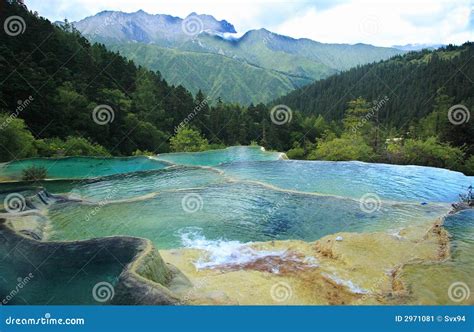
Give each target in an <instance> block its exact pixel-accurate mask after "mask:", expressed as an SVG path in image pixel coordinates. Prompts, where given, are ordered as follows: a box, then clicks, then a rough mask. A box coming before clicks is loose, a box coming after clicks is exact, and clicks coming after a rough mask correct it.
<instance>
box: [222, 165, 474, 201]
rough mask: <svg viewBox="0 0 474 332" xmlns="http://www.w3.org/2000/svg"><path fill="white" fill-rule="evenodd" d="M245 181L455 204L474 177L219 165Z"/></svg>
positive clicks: (429, 170) (408, 170)
mask: <svg viewBox="0 0 474 332" xmlns="http://www.w3.org/2000/svg"><path fill="white" fill-rule="evenodd" d="M219 169H221V170H223V171H224V172H225V173H226V174H228V175H230V176H233V177H236V178H238V179H242V180H256V181H263V182H266V183H269V184H272V185H274V186H277V187H280V188H285V189H289V190H298V191H304V192H317V193H322V194H329V195H338V196H343V197H352V198H356V199H359V198H360V197H361V196H362V195H364V194H366V193H375V194H377V195H378V196H380V197H381V198H383V199H389V200H399V201H415V202H420V203H421V202H455V201H457V199H458V195H459V193H464V192H465V191H466V188H467V187H468V186H469V184H470V183H472V182H473V177H466V176H465V175H464V174H462V173H459V172H453V171H449V170H445V169H441V168H433V167H420V166H399V165H387V164H369V163H363V162H354V161H351V162H342V161H341V162H333V161H297V160H281V161H273V162H265V163H261V162H252V163H233V164H227V165H222V166H219Z"/></svg>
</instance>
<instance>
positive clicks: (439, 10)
mask: <svg viewBox="0 0 474 332" xmlns="http://www.w3.org/2000/svg"><path fill="white" fill-rule="evenodd" d="M470 12H471V7H470V1H469V0H458V1H456V0H454V1H453V0H451V1H437V2H436V1H435V2H434V1H416V2H415V1H393V0H392V1H390V0H389V1H363V0H352V1H349V2H346V3H344V4H340V5H337V6H335V7H333V8H330V9H327V10H322V11H318V10H317V8H316V9H314V8H312V9H310V10H308V11H305V12H301V13H300V14H299V15H295V16H294V17H292V18H289V19H288V20H286V21H284V22H283V23H281V24H280V25H277V26H274V27H273V30H274V31H275V32H278V33H281V34H288V35H290V36H294V37H306V38H311V39H314V40H317V41H320V42H326V43H330V42H333V43H359V42H363V43H369V44H374V45H380V46H391V45H396V44H397V45H402V44H408V43H443V44H447V43H457V44H459V43H463V42H465V41H467V40H472V37H473V32H472V30H469V15H470Z"/></svg>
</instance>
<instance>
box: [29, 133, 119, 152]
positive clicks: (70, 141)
mask: <svg viewBox="0 0 474 332" xmlns="http://www.w3.org/2000/svg"><path fill="white" fill-rule="evenodd" d="M35 146H36V149H37V150H38V154H39V155H40V156H43V157H58V156H110V153H109V152H108V151H107V150H106V149H105V148H104V147H103V146H101V145H99V144H96V143H92V142H90V141H89V140H87V139H85V138H82V137H73V136H70V137H68V138H67V139H66V140H65V141H63V140H61V139H59V138H50V139H43V140H37V141H36V142H35Z"/></svg>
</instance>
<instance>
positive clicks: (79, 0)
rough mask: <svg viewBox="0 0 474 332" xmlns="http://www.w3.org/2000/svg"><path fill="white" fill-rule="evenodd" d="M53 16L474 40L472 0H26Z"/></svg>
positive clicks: (385, 39) (302, 33) (384, 40)
mask: <svg viewBox="0 0 474 332" xmlns="http://www.w3.org/2000/svg"><path fill="white" fill-rule="evenodd" d="M26 4H27V6H28V7H29V8H30V9H32V10H37V11H38V12H39V13H40V15H42V16H45V17H47V18H48V19H50V20H52V21H56V20H63V19H64V18H67V19H69V20H70V21H76V20H80V19H82V18H84V17H86V16H90V15H94V14H96V13H98V12H100V11H102V10H120V11H124V12H135V11H137V10H139V9H143V10H145V11H146V12H148V13H152V14H170V15H175V16H179V17H185V16H187V15H188V14H189V13H191V12H197V13H198V14H210V15H213V16H215V17H216V18H217V19H225V20H227V21H229V22H230V23H232V24H234V26H235V27H236V29H237V31H238V32H239V33H243V32H245V31H247V30H250V29H258V28H266V29H268V30H271V31H273V32H277V33H280V34H284V35H288V36H291V37H295V38H302V37H306V38H311V39H313V40H317V41H320V42H326V43H327V42H332V43H351V44H353V43H359V42H363V43H369V44H374V45H380V46H391V45H404V44H409V43H420V44H448V43H454V44H461V43H463V42H465V41H467V40H470V41H472V40H474V38H473V36H474V1H471V0H398V1H393V0H386V1H385V0H384V1H381V0H378V1H377V0H372V1H368V0H333V1H330V0H312V1H308V0H292V1H290V0H287V1H279V0H276V1H275V0H239V1H234V0H199V1H196V0H168V1H164V0H133V1H128V0H48V1H44V0H26Z"/></svg>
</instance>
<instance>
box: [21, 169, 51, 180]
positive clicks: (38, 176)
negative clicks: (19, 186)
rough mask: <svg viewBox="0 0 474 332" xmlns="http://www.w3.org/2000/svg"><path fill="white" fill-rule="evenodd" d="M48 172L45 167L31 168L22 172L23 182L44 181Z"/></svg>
mask: <svg viewBox="0 0 474 332" xmlns="http://www.w3.org/2000/svg"><path fill="white" fill-rule="evenodd" d="M47 174H48V172H47V170H46V168H44V167H43V166H30V167H28V168H25V169H24V170H23V171H22V172H21V179H22V180H23V181H38V180H44V179H45V178H46V176H47Z"/></svg>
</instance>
